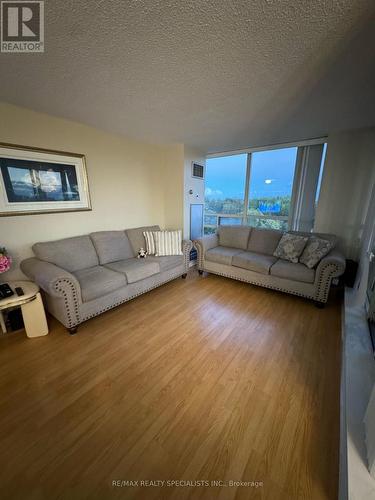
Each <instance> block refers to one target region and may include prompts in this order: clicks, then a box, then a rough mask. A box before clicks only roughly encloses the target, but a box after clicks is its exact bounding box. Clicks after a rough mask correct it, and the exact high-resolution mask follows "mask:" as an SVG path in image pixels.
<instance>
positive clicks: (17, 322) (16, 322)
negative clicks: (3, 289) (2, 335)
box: [7, 307, 24, 332]
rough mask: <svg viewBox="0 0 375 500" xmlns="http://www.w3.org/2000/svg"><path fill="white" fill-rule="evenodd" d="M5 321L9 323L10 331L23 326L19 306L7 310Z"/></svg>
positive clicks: (20, 328)
mask: <svg viewBox="0 0 375 500" xmlns="http://www.w3.org/2000/svg"><path fill="white" fill-rule="evenodd" d="M7 323H8V324H9V327H10V331H11V332H16V331H18V330H22V328H24V324H23V319H22V313H21V309H20V308H19V307H18V308H17V309H13V310H12V311H9V312H8V314H7Z"/></svg>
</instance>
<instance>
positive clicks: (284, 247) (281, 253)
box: [273, 233, 308, 264]
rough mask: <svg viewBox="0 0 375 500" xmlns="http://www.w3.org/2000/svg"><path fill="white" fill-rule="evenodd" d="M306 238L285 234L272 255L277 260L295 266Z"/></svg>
mask: <svg viewBox="0 0 375 500" xmlns="http://www.w3.org/2000/svg"><path fill="white" fill-rule="evenodd" d="M307 240H308V238H307V237H305V236H299V235H297V234H290V233H285V234H283V235H282V237H281V240H280V241H279V244H278V245H277V248H276V250H275V251H274V253H273V255H274V256H275V257H279V259H284V260H289V261H290V262H293V263H294V264H296V263H297V262H298V257H299V256H300V255H301V253H302V252H303V249H304V248H305V245H306V243H307Z"/></svg>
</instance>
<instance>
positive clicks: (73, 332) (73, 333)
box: [67, 326, 78, 335]
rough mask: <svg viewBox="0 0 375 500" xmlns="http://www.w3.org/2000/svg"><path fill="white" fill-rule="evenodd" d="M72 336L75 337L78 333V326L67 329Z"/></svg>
mask: <svg viewBox="0 0 375 500" xmlns="http://www.w3.org/2000/svg"><path fill="white" fill-rule="evenodd" d="M67 330H68V332H69V333H70V335H75V334H76V333H77V331H78V326H73V328H67Z"/></svg>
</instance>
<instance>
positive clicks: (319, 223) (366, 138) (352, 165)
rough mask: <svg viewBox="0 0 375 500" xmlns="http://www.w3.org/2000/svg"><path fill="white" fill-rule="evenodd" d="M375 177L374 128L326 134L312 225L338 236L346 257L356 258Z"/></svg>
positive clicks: (316, 228)
mask: <svg viewBox="0 0 375 500" xmlns="http://www.w3.org/2000/svg"><path fill="white" fill-rule="evenodd" d="M374 181H375V128H369V129H361V130H355V131H348V132H340V133H336V134H331V135H329V136H328V147H327V158H326V162H325V167H324V174H323V179H322V186H321V191H320V197H319V203H318V207H317V211H316V217H315V226H314V229H315V230H316V231H320V232H330V233H335V234H337V235H338V236H340V237H341V239H342V243H343V250H344V251H345V254H346V256H347V257H348V258H353V259H357V258H358V256H359V250H360V247H361V241H362V236H363V229H364V223H365V218H366V214H367V210H368V206H369V200H370V196H371V190H372V186H373V184H374Z"/></svg>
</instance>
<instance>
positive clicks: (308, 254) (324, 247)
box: [299, 236, 333, 269]
mask: <svg viewBox="0 0 375 500" xmlns="http://www.w3.org/2000/svg"><path fill="white" fill-rule="evenodd" d="M332 248H333V243H332V242H331V241H328V240H323V239H322V238H317V237H316V236H313V237H311V238H309V241H308V243H307V245H306V247H305V249H304V251H303V253H302V255H301V257H300V258H299V261H300V262H301V263H302V264H305V266H307V267H308V268H309V269H312V268H313V267H315V266H316V265H317V263H318V262H319V261H320V260H321V259H322V258H323V257H324V256H325V255H327V253H328V252H329V251H330V250H331V249H332Z"/></svg>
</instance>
